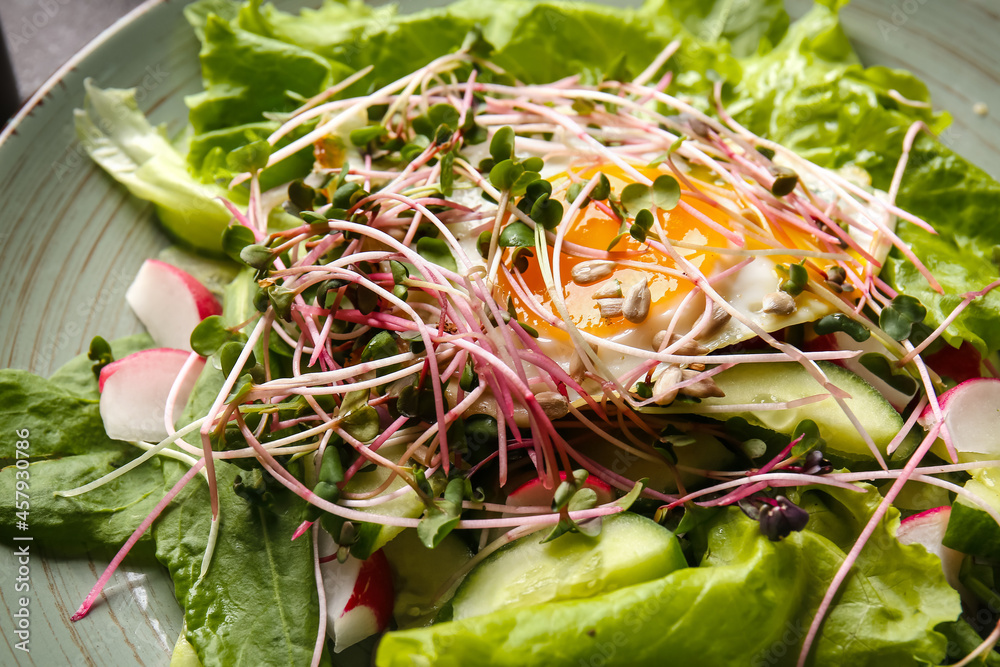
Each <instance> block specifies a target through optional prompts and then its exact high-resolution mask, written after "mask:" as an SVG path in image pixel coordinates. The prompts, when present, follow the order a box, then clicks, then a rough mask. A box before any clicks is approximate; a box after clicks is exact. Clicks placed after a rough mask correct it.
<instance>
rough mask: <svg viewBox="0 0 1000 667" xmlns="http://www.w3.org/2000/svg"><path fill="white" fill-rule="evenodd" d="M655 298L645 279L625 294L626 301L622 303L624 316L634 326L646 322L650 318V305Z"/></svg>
mask: <svg viewBox="0 0 1000 667" xmlns="http://www.w3.org/2000/svg"><path fill="white" fill-rule="evenodd" d="M652 299H653V296H652V294H650V292H649V284H648V281H647V280H646V279H645V278H643V279H642V280H640V281H639V282H637V283H636V284H635V285H632V287H629V288H628V292H627V293H626V294H625V301H624V303H622V315H624V316H625V319H626V320H628V321H629V322H632V323H633V324H640V323H641V322H645V321H646V318H647V317H649V304H650V302H651V301H652Z"/></svg>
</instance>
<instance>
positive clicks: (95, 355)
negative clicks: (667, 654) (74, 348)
mask: <svg viewBox="0 0 1000 667" xmlns="http://www.w3.org/2000/svg"><path fill="white" fill-rule="evenodd" d="M87 358H88V359H90V360H91V361H93V362H94V364H93V365H92V366H91V370H93V371H94V377H97V378H99V377H100V376H101V369H102V368H104V367H105V366H107V365H108V364H110V363H111V362H112V361H114V360H115V355H114V353H112V351H111V344H110V343H108V341H106V340H104V339H103V338H101V337H100V336H94V337H93V338H92V339H91V340H90V349H89V350H88V351H87Z"/></svg>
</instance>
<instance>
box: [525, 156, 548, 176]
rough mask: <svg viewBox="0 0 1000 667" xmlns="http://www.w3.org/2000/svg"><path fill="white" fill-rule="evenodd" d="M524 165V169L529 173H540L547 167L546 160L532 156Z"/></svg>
mask: <svg viewBox="0 0 1000 667" xmlns="http://www.w3.org/2000/svg"><path fill="white" fill-rule="evenodd" d="M522 164H524V168H525V169H527V170H528V171H534V172H539V171H541V170H542V167H544V166H545V160H543V159H542V158H540V157H537V156H532V157H529V158H528V159H527V160H525V161H524V162H523V163H522Z"/></svg>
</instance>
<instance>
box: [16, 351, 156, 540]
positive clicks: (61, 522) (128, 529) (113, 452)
mask: <svg viewBox="0 0 1000 667" xmlns="http://www.w3.org/2000/svg"><path fill="white" fill-rule="evenodd" d="M131 342H132V343H135V342H136V341H135V340H133V341H131ZM140 344H141V339H140ZM114 346H115V344H113V347H114ZM117 347H118V348H119V349H124V348H125V347H126V345H122V344H119V345H117ZM71 364H73V362H71ZM86 371H87V372H88V373H90V369H89V368H87V369H86ZM72 378H73V374H72V373H71V372H69V371H67V370H65V369H64V373H63V383H64V386H66V387H67V388H68V389H70V390H77V389H79V388H80V385H81V383H77V382H75V381H71V379H72ZM90 378H91V380H92V379H93V374H92V373H91V375H90ZM0 430H2V431H3V432H4V433H10V434H12V435H11V437H9V438H3V440H2V441H0V464H2V465H3V466H4V467H3V469H2V470H0V493H3V494H6V495H5V497H7V498H11V499H12V500H13V498H14V495H15V494H14V491H15V485H16V483H17V481H18V480H17V472H18V470H19V469H18V468H17V466H16V459H15V457H16V453H15V442H16V439H15V438H14V437H13V433H14V432H15V431H18V430H27V431H28V437H27V438H26V439H27V440H28V442H30V443H31V444H30V448H29V449H28V450H26V451H27V452H28V454H29V458H28V461H29V465H28V468H27V472H28V475H29V479H30V484H31V515H30V516H31V530H32V536H33V537H35V539H36V540H38V541H39V542H40V543H41V544H42V546H43V547H44V548H45V549H46V550H48V551H50V552H51V553H56V554H62V555H79V554H82V553H84V552H85V551H86V550H87V549H90V548H97V547H102V548H111V547H117V546H119V545H121V544H122V543H124V542H125V540H126V539H128V537H129V535H131V534H132V531H134V530H135V527H136V526H137V525H139V523H140V522H141V521H142V519H143V518H145V516H146V515H147V514H148V513H149V512H150V511H151V510H152V509H153V507H154V506H155V505H156V502H157V501H158V500H159V496H158V495H157V494H156V492H157V491H159V490H160V489H161V488H162V487H163V472H162V469H161V466H160V464H159V462H157V461H151V462H149V463H147V464H145V465H144V466H142V467H140V468H138V469H136V470H134V471H133V472H131V473H129V474H128V475H125V476H123V477H121V478H119V479H117V480H115V481H113V482H111V483H109V484H106V485H105V486H103V487H101V488H99V489H95V490H94V491H91V492H89V493H86V494H84V495H81V496H77V497H75V498H63V497H61V496H55V495H54V492H56V491H61V490H68V489H71V488H74V487H76V486H80V485H82V484H85V483H87V482H90V481H93V480H94V479H96V478H97V477H100V476H101V475H104V474H107V473H109V472H111V471H112V470H114V469H115V468H117V467H120V466H122V465H124V464H125V463H126V462H128V461H129V460H131V459H133V458H135V457H136V456H137V455H138V451H137V450H136V449H135V448H134V447H132V446H131V445H128V444H126V443H123V442H118V441H115V440H111V439H109V438H108V436H107V435H106V434H105V432H104V425H103V422H102V421H101V415H100V412H99V409H98V404H97V401H96V400H90V399H85V398H80V397H79V396H74V395H71V394H69V393H67V392H66V391H64V390H63V386H61V385H60V384H56V383H55V382H52V381H49V380H46V379H44V378H41V377H38V376H37V375H32V374H31V373H28V372H26V371H20V370H2V371H0ZM17 521H18V517H17V514H16V507H15V505H14V503H13V502H9V503H4V504H3V505H2V506H0V539H3V540H4V541H7V540H10V539H11V537H13V536H14V535H16V534H19V533H18V531H17V528H16V526H17ZM144 539H145V540H146V543H147V544H148V537H146V538H144Z"/></svg>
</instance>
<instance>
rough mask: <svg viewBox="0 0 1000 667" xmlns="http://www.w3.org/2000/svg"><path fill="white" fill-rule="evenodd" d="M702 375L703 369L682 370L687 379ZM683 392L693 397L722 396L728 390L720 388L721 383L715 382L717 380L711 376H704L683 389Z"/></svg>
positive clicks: (682, 375) (682, 374)
mask: <svg viewBox="0 0 1000 667" xmlns="http://www.w3.org/2000/svg"><path fill="white" fill-rule="evenodd" d="M698 375H701V371H692V370H686V369H685V370H683V371H681V377H683V379H685V380H690V379H691V378H694V377H697V376H698ZM681 393H682V394H685V395H687V396H691V397H693V398H711V397H715V398H722V397H723V396H725V395H726V392H724V391H722V389H720V388H719V385H717V384H715V380H713V379H712V378H710V377H703V378H701V379H700V380H698V381H697V382H695V383H694V384H690V385H688V386H686V387H684V388H683V389H681Z"/></svg>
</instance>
